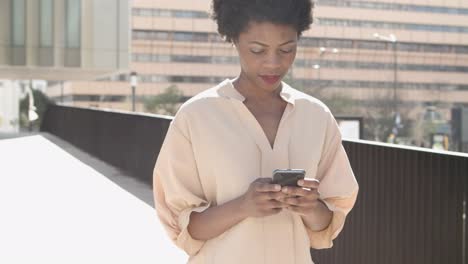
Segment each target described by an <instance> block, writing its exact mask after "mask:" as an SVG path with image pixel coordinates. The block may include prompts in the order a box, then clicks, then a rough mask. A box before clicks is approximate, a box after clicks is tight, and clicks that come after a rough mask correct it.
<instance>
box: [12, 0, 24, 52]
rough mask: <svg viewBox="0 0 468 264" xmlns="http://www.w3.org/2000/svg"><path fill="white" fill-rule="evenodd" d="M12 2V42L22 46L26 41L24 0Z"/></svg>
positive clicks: (14, 44)
mask: <svg viewBox="0 0 468 264" xmlns="http://www.w3.org/2000/svg"><path fill="white" fill-rule="evenodd" d="M11 4H12V16H11V17H12V23H11V24H12V31H11V32H12V44H13V46H24V45H25V42H26V36H25V32H26V23H25V20H26V1H25V0H14V1H11Z"/></svg>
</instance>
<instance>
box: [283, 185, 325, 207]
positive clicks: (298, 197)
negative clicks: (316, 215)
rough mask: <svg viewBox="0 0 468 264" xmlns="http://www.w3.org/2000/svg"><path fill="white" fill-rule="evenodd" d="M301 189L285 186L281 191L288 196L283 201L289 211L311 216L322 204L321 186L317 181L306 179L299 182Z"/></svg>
mask: <svg viewBox="0 0 468 264" xmlns="http://www.w3.org/2000/svg"><path fill="white" fill-rule="evenodd" d="M298 185H299V187H295V186H284V187H282V189H281V191H282V192H283V193H285V194H287V195H288V197H285V198H283V199H282V202H283V203H285V204H287V209H289V210H291V211H293V212H296V213H298V214H300V215H309V214H310V213H312V212H313V211H314V210H315V209H316V208H317V206H318V205H319V204H320V203H321V201H320V200H319V197H320V193H319V192H318V188H319V185H320V182H319V180H317V179H304V180H299V181H298Z"/></svg>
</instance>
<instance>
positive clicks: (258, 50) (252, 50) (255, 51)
mask: <svg viewBox="0 0 468 264" xmlns="http://www.w3.org/2000/svg"><path fill="white" fill-rule="evenodd" d="M263 51H264V50H261V49H251V50H250V52H252V53H253V54H260V53H262V52H263Z"/></svg>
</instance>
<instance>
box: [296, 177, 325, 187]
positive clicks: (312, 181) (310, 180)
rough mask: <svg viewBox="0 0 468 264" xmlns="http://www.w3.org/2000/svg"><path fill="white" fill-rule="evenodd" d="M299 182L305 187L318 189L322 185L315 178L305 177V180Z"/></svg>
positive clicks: (298, 182)
mask: <svg viewBox="0 0 468 264" xmlns="http://www.w3.org/2000/svg"><path fill="white" fill-rule="evenodd" d="M297 184H298V185H299V186H301V187H304V188H310V189H318V188H319V185H320V181H319V180H317V179H313V178H305V179H303V180H299V181H297Z"/></svg>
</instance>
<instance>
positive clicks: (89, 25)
mask: <svg viewBox="0 0 468 264" xmlns="http://www.w3.org/2000/svg"><path fill="white" fill-rule="evenodd" d="M210 4H211V1H210V0H197V1H186V0H157V1H154V0H134V1H123V0H115V1H110V0H103V1H92V0H0V131H2V132H5V133H10V132H20V131H34V130H37V129H38V127H39V124H40V122H41V117H42V115H43V112H44V109H45V106H46V104H47V103H61V104H64V105H69V106H78V107H93V108H101V109H114V110H123V111H136V112H149V113H157V114H163V115H174V113H175V112H176V111H177V109H178V107H179V106H180V104H181V103H183V102H184V101H186V100H187V99H189V98H190V97H191V96H193V95H195V94H197V93H199V92H201V91H203V90H205V89H208V88H210V87H212V86H214V85H215V84H217V83H219V82H220V81H222V80H224V79H226V78H233V77H235V76H236V75H237V74H238V73H239V66H238V59H237V57H236V51H235V49H234V47H232V45H230V44H228V43H225V42H224V41H223V40H222V39H221V38H220V36H219V35H218V34H217V32H216V25H215V23H214V22H213V21H212V20H211V18H210ZM285 81H286V82H287V83H289V84H290V85H291V86H293V87H295V88H297V89H299V90H302V91H304V92H306V93H308V94H311V95H312V96H314V97H317V98H318V99H320V100H322V101H324V102H325V103H326V104H327V105H328V106H329V107H330V108H331V109H332V112H333V113H334V114H335V116H336V117H337V120H338V121H339V123H340V126H341V128H342V132H343V134H344V137H345V138H360V139H366V140H372V141H380V142H389V143H395V144H403V145H411V146H418V147H426V148H433V149H441V150H452V151H462V152H468V2H466V1H458V0H451V1H448V0H433V1H426V0H391V1H389V0H368V1H359V0H353V1H350V0H318V1H316V7H315V10H314V24H313V25H312V27H311V29H310V30H308V31H307V32H305V33H304V34H303V36H302V38H301V40H300V44H299V49H298V52H297V57H296V61H295V64H294V67H293V68H292V69H291V71H290V73H289V74H288V76H287V78H286V80H285Z"/></svg>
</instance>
